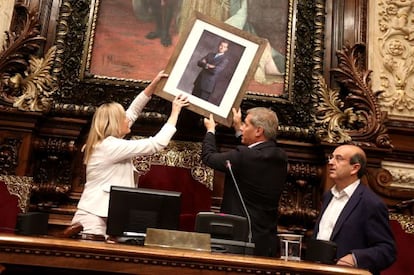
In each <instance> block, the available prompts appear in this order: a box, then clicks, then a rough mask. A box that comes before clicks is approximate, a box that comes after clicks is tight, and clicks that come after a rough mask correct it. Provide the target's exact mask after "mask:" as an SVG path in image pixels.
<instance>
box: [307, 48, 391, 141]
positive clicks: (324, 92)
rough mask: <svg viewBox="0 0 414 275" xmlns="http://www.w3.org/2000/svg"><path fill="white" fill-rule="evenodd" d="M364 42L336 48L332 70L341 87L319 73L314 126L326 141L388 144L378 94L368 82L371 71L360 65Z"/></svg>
mask: <svg viewBox="0 0 414 275" xmlns="http://www.w3.org/2000/svg"><path fill="white" fill-rule="evenodd" d="M364 51H365V45H363V44H356V45H354V46H352V47H351V46H349V45H346V46H345V47H344V48H343V49H342V50H340V51H337V56H338V68H335V69H333V70H332V73H333V74H334V76H335V80H336V81H337V82H338V83H340V85H341V89H330V88H328V87H327V85H326V83H325V81H324V79H323V77H322V76H319V77H318V79H317V81H318V85H317V86H318V89H317V90H316V92H315V94H314V98H315V102H316V103H315V114H314V117H315V126H316V129H317V135H318V136H319V138H320V139H321V140H322V141H324V142H328V143H350V142H352V143H357V144H360V145H364V146H376V147H383V148H391V147H392V144H391V140H390V138H389V136H388V134H387V129H386V127H385V125H384V122H385V119H386V113H385V112H383V111H381V109H380V106H379V104H378V96H379V95H380V94H381V92H373V91H372V89H371V85H370V74H371V71H369V70H365V69H364V68H361V67H362V66H361V65H360V64H361V59H362V58H363V53H364Z"/></svg>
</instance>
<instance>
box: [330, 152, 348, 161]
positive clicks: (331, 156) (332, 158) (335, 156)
mask: <svg viewBox="0 0 414 275" xmlns="http://www.w3.org/2000/svg"><path fill="white" fill-rule="evenodd" d="M331 160H335V161H336V162H341V161H344V160H346V159H345V158H344V157H343V156H341V155H334V154H329V155H328V161H331Z"/></svg>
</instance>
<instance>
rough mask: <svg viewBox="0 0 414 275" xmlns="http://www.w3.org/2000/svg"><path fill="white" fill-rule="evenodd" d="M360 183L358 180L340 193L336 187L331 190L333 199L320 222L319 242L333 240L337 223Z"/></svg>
mask: <svg viewBox="0 0 414 275" xmlns="http://www.w3.org/2000/svg"><path fill="white" fill-rule="evenodd" d="M359 183H360V180H357V181H355V182H354V183H352V184H350V185H348V186H347V187H346V188H345V189H343V190H342V191H340V192H338V190H337V189H336V185H335V186H333V187H332V188H331V192H332V195H333V197H332V199H331V201H330V202H329V204H328V206H327V207H326V209H325V212H324V213H323V215H322V218H321V220H320V222H319V232H318V234H317V236H316V238H317V239H318V240H325V241H329V240H330V239H331V235H332V231H333V229H334V227H335V224H336V221H337V220H338V217H339V215H340V214H341V212H342V210H343V209H344V207H345V205H346V204H347V202H348V201H349V198H350V197H351V196H352V194H353V193H354V191H355V189H356V188H357V187H358V185H359Z"/></svg>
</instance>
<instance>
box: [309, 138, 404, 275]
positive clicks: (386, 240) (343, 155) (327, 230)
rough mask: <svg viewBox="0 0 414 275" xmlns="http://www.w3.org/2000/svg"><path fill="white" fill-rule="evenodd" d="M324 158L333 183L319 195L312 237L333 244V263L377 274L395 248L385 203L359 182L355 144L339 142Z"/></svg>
mask: <svg viewBox="0 0 414 275" xmlns="http://www.w3.org/2000/svg"><path fill="white" fill-rule="evenodd" d="M328 160H329V162H328V174H329V178H330V179H331V180H332V181H333V183H334V186H333V187H332V188H331V189H330V190H329V191H328V192H326V193H325V194H324V196H323V204H322V209H321V213H320V215H319V217H318V219H317V221H316V225H315V230H314V237H316V238H317V239H319V240H325V241H333V242H335V243H336V244H337V253H336V257H337V258H336V260H337V264H339V265H346V266H353V267H358V268H363V269H368V270H369V271H370V272H372V273H373V274H379V273H380V271H381V270H384V269H386V268H387V267H389V266H390V265H391V264H392V263H393V262H394V261H395V259H396V248H395V242H394V236H393V234H392V231H391V228H390V225H389V220H388V209H387V207H386V205H385V203H384V202H383V201H382V200H381V198H379V197H378V196H377V195H376V194H375V193H374V192H373V191H372V190H370V189H369V188H368V187H367V186H365V185H364V184H361V182H360V179H361V177H362V176H363V175H364V173H365V169H366V162H367V161H366V155H365V152H364V151H363V150H362V149H361V148H360V147H358V146H355V145H341V146H339V147H337V148H336V149H335V151H334V152H333V153H332V154H331V155H329V156H328Z"/></svg>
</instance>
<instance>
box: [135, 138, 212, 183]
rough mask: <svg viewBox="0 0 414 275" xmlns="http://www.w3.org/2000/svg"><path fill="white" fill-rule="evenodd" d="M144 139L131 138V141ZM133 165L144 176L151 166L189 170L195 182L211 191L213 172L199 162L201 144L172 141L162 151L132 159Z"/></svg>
mask: <svg viewBox="0 0 414 275" xmlns="http://www.w3.org/2000/svg"><path fill="white" fill-rule="evenodd" d="M141 138H145V137H141V136H133V137H132V139H141ZM134 165H135V167H136V169H137V170H138V173H139V174H145V173H147V172H148V171H149V170H150V169H151V165H164V166H173V167H180V168H186V169H190V171H191V176H192V177H193V179H195V180H196V181H198V182H200V183H202V184H204V185H205V186H206V187H207V188H209V189H210V190H213V182H214V170H213V169H211V168H209V167H207V166H206V165H204V164H203V163H202V161H201V142H188V141H177V140H172V141H170V143H169V144H168V146H167V147H166V148H164V150H162V151H160V152H157V153H155V154H152V155H147V156H137V157H136V158H134Z"/></svg>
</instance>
